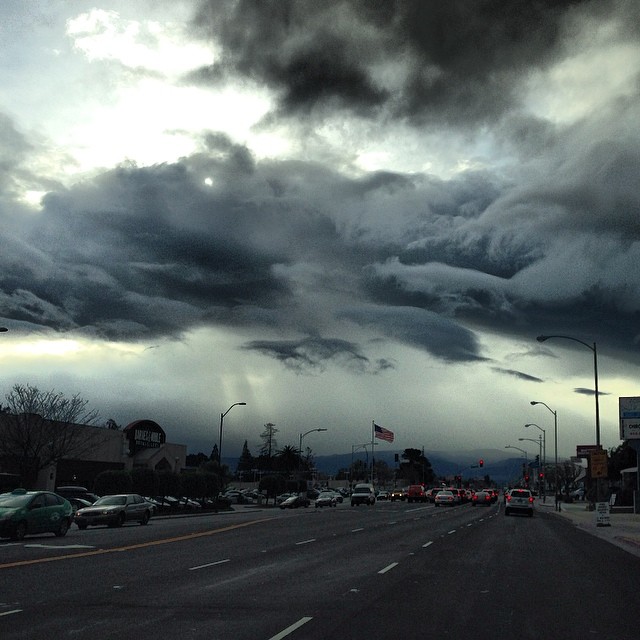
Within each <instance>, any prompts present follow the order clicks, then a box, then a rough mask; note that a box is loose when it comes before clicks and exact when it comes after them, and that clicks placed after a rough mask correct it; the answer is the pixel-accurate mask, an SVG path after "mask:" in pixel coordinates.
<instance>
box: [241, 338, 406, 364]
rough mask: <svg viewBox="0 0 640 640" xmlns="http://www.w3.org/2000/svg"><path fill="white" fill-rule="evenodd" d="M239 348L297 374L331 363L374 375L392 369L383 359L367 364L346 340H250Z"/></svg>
mask: <svg viewBox="0 0 640 640" xmlns="http://www.w3.org/2000/svg"><path fill="white" fill-rule="evenodd" d="M243 348H244V349H247V350H250V351H257V352H259V353H262V354H264V355H267V356H269V357H272V358H275V359H276V360H278V361H280V362H281V363H282V364H283V365H284V366H285V367H287V368H288V369H292V370H294V371H296V372H298V373H309V372H316V371H322V370H323V369H324V368H325V367H326V365H327V363H329V362H331V361H333V362H338V363H339V364H341V365H342V366H346V367H347V368H349V369H353V370H355V371H358V372H367V373H376V372H378V371H381V370H385V369H389V368H394V367H393V364H392V363H391V362H389V361H387V360H378V361H376V362H375V363H372V362H370V361H369V359H368V358H367V357H366V356H364V355H363V354H362V352H361V349H360V347H359V346H358V345H357V344H355V343H353V342H349V341H347V340H339V339H325V338H320V337H309V338H304V339H302V340H253V341H251V342H249V343H247V344H246V345H244V347H243Z"/></svg>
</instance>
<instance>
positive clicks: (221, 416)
mask: <svg viewBox="0 0 640 640" xmlns="http://www.w3.org/2000/svg"><path fill="white" fill-rule="evenodd" d="M246 404H247V403H246V402H234V403H233V404H232V405H231V406H230V407H229V408H228V409H227V410H226V411H225V412H224V413H221V414H220V440H219V441H218V461H219V463H220V470H222V423H223V422H224V417H225V416H226V415H227V413H229V411H231V409H233V407H237V406H245V405H246Z"/></svg>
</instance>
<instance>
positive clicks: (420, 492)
mask: <svg viewBox="0 0 640 640" xmlns="http://www.w3.org/2000/svg"><path fill="white" fill-rule="evenodd" d="M426 501H427V492H426V491H425V490H424V487H423V486H422V485H421V484H412V485H409V490H408V491H407V502H426Z"/></svg>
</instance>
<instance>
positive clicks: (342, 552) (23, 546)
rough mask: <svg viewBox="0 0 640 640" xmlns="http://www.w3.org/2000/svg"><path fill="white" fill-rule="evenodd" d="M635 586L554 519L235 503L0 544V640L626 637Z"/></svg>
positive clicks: (632, 574)
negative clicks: (197, 513)
mask: <svg viewBox="0 0 640 640" xmlns="http://www.w3.org/2000/svg"><path fill="white" fill-rule="evenodd" d="M638 584H640V558H638V557H636V556H633V555H631V554H627V553H626V552H625V551H623V550H621V549H619V548H618V547H615V546H613V545H610V544H608V543H607V542H604V541H602V540H600V539H598V538H596V537H593V536H590V535H588V534H587V533H585V532H583V531H580V530H578V529H577V528H575V527H574V526H572V525H571V524H570V523H569V522H567V521H565V520H563V519H561V518H556V517H554V516H553V514H546V513H537V514H536V517H534V518H528V517H526V516H513V517H512V516H509V517H505V516H504V513H503V512H502V508H501V506H500V505H497V506H494V507H490V508H486V507H476V508H473V507H471V506H469V505H463V506H461V507H455V508H434V507H433V506H432V505H416V504H411V505H409V504H406V503H379V504H377V505H376V506H374V507H364V506H363V507H357V508H352V507H350V506H349V505H348V504H346V503H345V504H342V505H340V506H339V507H338V508H334V509H329V508H325V509H314V508H309V509H300V510H295V511H286V512H285V511H281V510H279V509H255V510H253V509H244V508H239V509H238V511H236V512H235V513H233V514H219V515H207V516H202V517H194V518H177V519H171V520H169V519H166V520H165V519H157V520H152V521H151V522H150V524H149V525H148V526H146V527H141V526H139V525H137V524H132V525H127V526H125V527H123V528H121V529H108V528H91V529H88V530H86V531H79V530H78V529H77V528H76V527H75V526H74V527H73V528H72V529H71V531H70V532H69V533H68V535H67V536H66V537H65V538H55V537H53V536H35V537H31V538H27V539H25V540H24V541H23V542H20V543H10V542H3V543H0V638H2V640H14V639H17V638H20V639H40V638H43V639H44V638H48V639H56V640H62V639H67V638H69V639H71V638H73V639H78V640H83V639H85V638H87V639H88V638H91V639H94V640H96V639H103V638H104V639H109V640H119V639H125V638H126V639H127V640H128V639H130V638H135V639H136V640H147V639H151V638H154V640H155V639H156V638H158V637H160V638H174V637H175V638H198V639H212V640H226V639H227V638H228V639H233V640H245V639H247V640H261V639H264V640H270V639H274V640H275V639H283V638H290V639H291V640H295V639H299V638H304V639H305V640H316V639H317V640H327V639H328V638H336V639H338V638H339V639H353V640H356V639H358V640H359V639H362V640H371V639H372V638H376V639H379V638H382V639H387V638H389V639H391V638H393V639H396V638H404V639H406V640H408V639H412V638H420V639H421V640H423V639H424V638H454V639H458V638H460V639H463V638H464V639H465V640H473V639H474V638H475V639H478V640H480V639H487V640H489V639H490V640H503V639H504V640H512V639H516V638H518V639H520V638H535V639H536V640H539V639H540V638H543V639H547V638H556V637H557V638H563V640H573V639H576V640H577V639H580V640H583V639H584V638H586V637H593V638H598V639H606V638H611V639H612V640H613V639H615V640H627V639H628V640H632V639H633V640H636V639H637V638H638V637H639V633H640V613H638V611H639V608H638V606H637V589H638Z"/></svg>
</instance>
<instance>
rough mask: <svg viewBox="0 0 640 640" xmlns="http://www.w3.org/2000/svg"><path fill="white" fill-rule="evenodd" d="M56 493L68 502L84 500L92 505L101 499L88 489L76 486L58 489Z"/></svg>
mask: <svg viewBox="0 0 640 640" xmlns="http://www.w3.org/2000/svg"><path fill="white" fill-rule="evenodd" d="M56 493H57V494H58V495H59V496H62V497H63V498H66V499H67V500H69V498H82V499H83V500H86V501H87V502H90V503H92V504H93V503H94V502H95V501H96V500H97V499H98V498H99V497H100V496H97V495H96V494H95V493H92V492H91V491H89V490H88V489H87V488H86V487H79V486H76V485H74V486H63V487H58V488H57V489H56Z"/></svg>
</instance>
